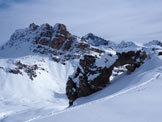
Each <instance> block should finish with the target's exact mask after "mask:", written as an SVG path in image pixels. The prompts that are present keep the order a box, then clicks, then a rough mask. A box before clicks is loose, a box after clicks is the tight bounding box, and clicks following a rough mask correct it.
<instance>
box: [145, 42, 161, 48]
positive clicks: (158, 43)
mask: <svg viewBox="0 0 162 122" xmlns="http://www.w3.org/2000/svg"><path fill="white" fill-rule="evenodd" d="M144 45H145V46H160V47H162V42H160V41H159V40H152V41H150V42H148V43H145V44H144Z"/></svg>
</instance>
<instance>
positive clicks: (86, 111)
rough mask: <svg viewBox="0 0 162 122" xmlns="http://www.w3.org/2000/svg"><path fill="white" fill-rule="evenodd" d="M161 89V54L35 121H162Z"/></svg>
mask: <svg viewBox="0 0 162 122" xmlns="http://www.w3.org/2000/svg"><path fill="white" fill-rule="evenodd" d="M123 75H124V74H123ZM161 93H162V57H153V58H152V59H150V60H148V61H147V62H146V63H145V64H144V65H143V66H141V67H140V68H139V69H137V70H136V71H135V72H134V73H132V74H130V75H126V76H124V77H122V76H121V77H119V78H118V80H116V81H114V83H112V84H111V85H110V86H108V87H107V88H105V89H104V90H102V91H99V92H98V93H95V94H93V95H91V96H88V97H84V98H80V99H78V100H77V101H76V102H75V103H74V104H75V105H74V106H73V107H71V108H69V109H67V110H64V111H60V112H56V113H51V114H49V115H47V116H44V117H43V116H41V117H38V118H37V119H35V120H34V121H33V122H45V121H48V122H76V121H77V122H83V121H89V122H100V121H101V122H108V121H110V122H154V121H156V122H161V121H162V117H161V115H162V111H161V104H162V94H161ZM87 102H88V103H87Z"/></svg>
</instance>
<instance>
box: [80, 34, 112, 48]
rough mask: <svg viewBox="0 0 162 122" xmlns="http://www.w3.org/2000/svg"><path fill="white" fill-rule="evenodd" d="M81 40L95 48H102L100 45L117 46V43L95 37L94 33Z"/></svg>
mask: <svg viewBox="0 0 162 122" xmlns="http://www.w3.org/2000/svg"><path fill="white" fill-rule="evenodd" d="M81 39H82V40H84V41H86V42H87V43H89V44H91V45H93V46H100V45H107V46H110V47H114V46H115V43H113V42H111V41H108V40H105V39H103V38H100V37H98V36H96V35H94V34H93V33H88V34H87V35H85V36H83V37H82V38H81Z"/></svg>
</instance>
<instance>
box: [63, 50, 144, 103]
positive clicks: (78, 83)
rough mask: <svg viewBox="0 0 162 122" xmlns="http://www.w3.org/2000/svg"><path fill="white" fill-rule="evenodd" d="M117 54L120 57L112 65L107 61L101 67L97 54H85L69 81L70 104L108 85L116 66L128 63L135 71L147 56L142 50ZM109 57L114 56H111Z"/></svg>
mask: <svg viewBox="0 0 162 122" xmlns="http://www.w3.org/2000/svg"><path fill="white" fill-rule="evenodd" d="M117 55H118V59H117V60H116V61H115V62H114V63H113V64H112V65H110V66H107V62H108V61H107V62H105V63H104V64H103V66H101V67H100V66H97V63H96V60H98V58H97V57H95V56H92V55H84V58H83V59H80V62H79V66H78V68H77V70H76V72H75V73H74V74H73V75H72V76H71V77H69V80H68V81H67V87H66V94H67V97H68V99H69V104H70V105H72V104H73V101H75V100H76V99H77V98H79V97H84V96H88V95H90V94H92V93H94V92H96V91H98V90H101V89H103V88H104V87H105V86H106V85H108V84H109V83H110V76H111V75H112V70H113V68H114V67H119V66H124V65H126V68H127V70H128V71H129V72H133V71H134V70H135V69H136V68H138V67H139V66H140V65H141V64H143V63H144V60H145V59H146V57H147V55H146V52H145V51H142V50H140V51H136V52H134V51H129V52H127V53H125V52H123V53H118V54H117ZM109 58H113V57H112V56H109ZM105 59H107V58H105ZM107 60H109V59H107Z"/></svg>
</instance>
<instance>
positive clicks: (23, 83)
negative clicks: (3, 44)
mask: <svg viewBox="0 0 162 122" xmlns="http://www.w3.org/2000/svg"><path fill="white" fill-rule="evenodd" d="M16 61H21V62H22V63H23V64H28V65H33V64H37V65H39V66H40V67H43V68H44V69H45V70H37V71H36V73H37V74H39V75H37V77H36V78H34V79H33V80H31V79H30V78H29V76H28V75H27V73H26V72H25V71H22V75H21V74H17V75H15V74H11V73H8V72H6V71H5V70H7V68H8V67H10V68H11V67H15V65H14V62H16ZM0 67H5V68H6V69H5V70H4V69H0V74H1V80H0V94H1V96H0V121H2V120H3V121H7V120H8V119H7V116H8V115H9V116H10V117H11V118H12V117H13V116H14V118H15V116H16V115H15V114H18V116H19V119H18V118H16V120H15V121H14V119H13V118H12V122H17V121H21V119H22V118H23V120H26V119H29V118H31V117H33V116H35V115H39V114H45V113H46V112H45V111H47V110H46V109H48V111H58V110H62V109H65V108H66V107H68V99H67V97H66V95H65V93H66V91H65V88H66V81H67V78H68V77H69V75H71V74H72V73H73V71H74V66H72V63H70V62H67V64H66V65H63V64H61V63H56V62H54V61H52V60H49V59H48V58H47V57H41V56H38V55H37V56H36V55H35V56H34V55H28V56H23V57H21V58H10V59H0ZM40 74H41V75H40ZM51 109H52V110H51ZM42 111H44V112H42ZM21 114H25V116H23V117H22V118H21ZM10 117H9V118H10ZM4 118H6V119H7V120H6V119H4ZM9 121H11V120H9Z"/></svg>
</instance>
